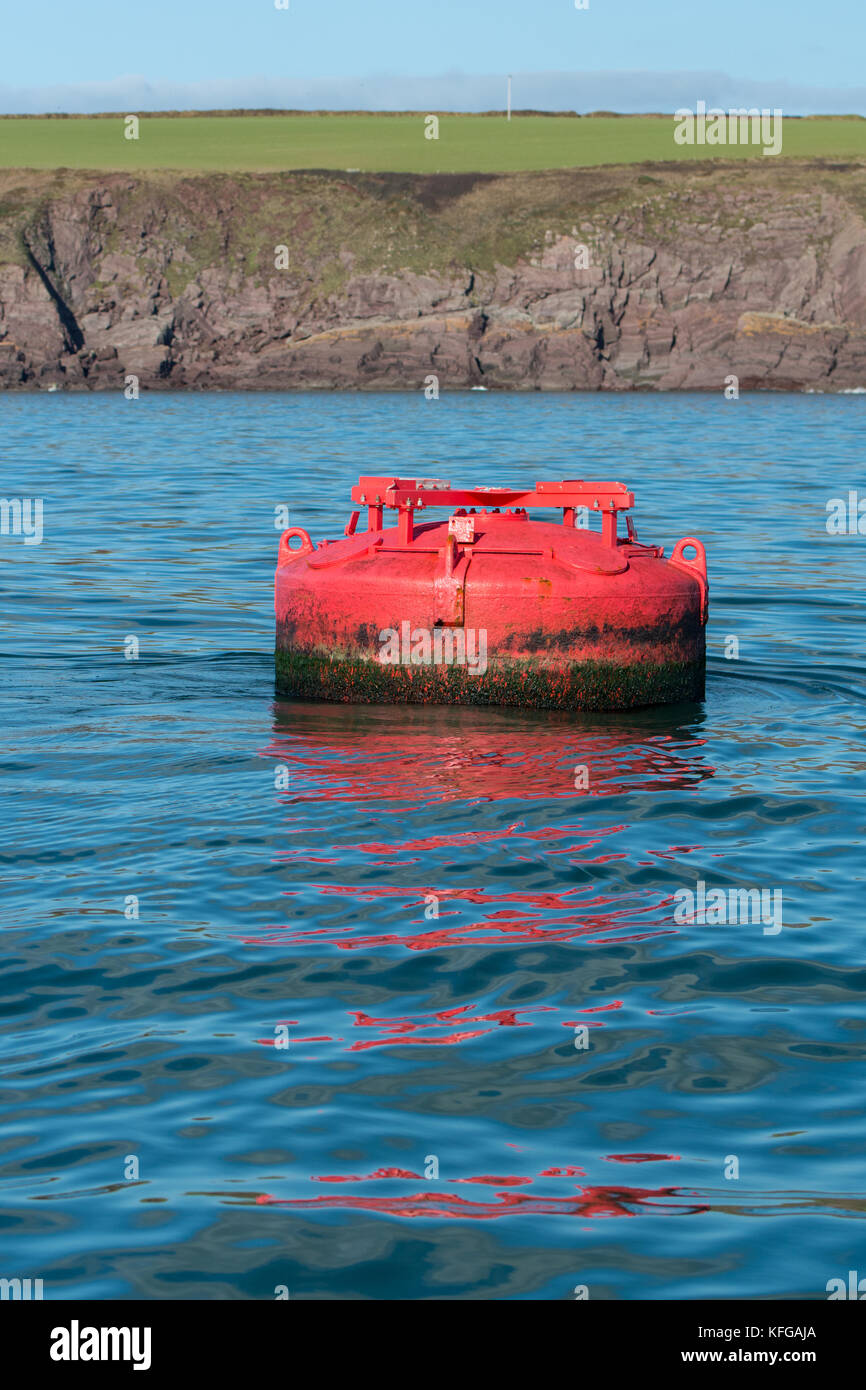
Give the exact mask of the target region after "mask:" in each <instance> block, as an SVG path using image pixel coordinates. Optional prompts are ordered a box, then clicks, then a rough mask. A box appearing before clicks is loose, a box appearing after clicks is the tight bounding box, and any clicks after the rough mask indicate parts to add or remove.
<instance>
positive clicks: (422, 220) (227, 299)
mask: <svg viewBox="0 0 866 1390" xmlns="http://www.w3.org/2000/svg"><path fill="white" fill-rule="evenodd" d="M768 163H769V162H768ZM279 246H284V247H286V248H287V250H288V261H289V265H288V269H277V268H276V267H275V261H276V260H278V259H279V258H280V253H278V251H277V249H276V248H277V247H279ZM581 247H585V248H586V253H584V252H583V251H582V250H581V249H580V248H581ZM587 256H588V261H589V264H588V266H586V267H584V265H583V262H584V260H585V259H586V257H587ZM282 259H285V257H284V256H283V257H282ZM431 374H433V375H435V376H436V377H437V378H438V382H439V386H440V389H441V390H443V391H444V390H447V389H448V388H449V387H450V388H454V387H466V386H477V385H486V386H491V387H507V388H525V389H541V390H572V389H588V390H595V389H612V390H623V389H633V388H638V387H644V388H646V387H649V388H656V389H682V388H686V389H689V388H692V389H712V390H720V389H722V387H723V384H724V381H725V378H726V377H727V376H728V375H730V374H734V375H736V376H737V377H738V378H739V384H740V387H741V389H748V388H776V389H817V390H844V389H848V390H850V389H853V388H858V387H860V388H862V387H866V165H863V164H857V163H854V164H850V165H829V164H827V163H825V162H814V163H807V162H795V161H788V162H785V163H781V162H779V161H774V162H772V167H769V168H768V167H767V164H766V163H761V164H757V163H756V164H748V165H745V164H743V163H740V164H733V163H731V164H722V165H704V166H699V165H692V166H682V165H664V166H660V165H647V166H645V167H641V166H630V167H627V168H626V167H624V168H608V169H591V170H576V171H565V172H562V171H558V172H553V173H538V174H513V175H501V176H496V175H484V176H481V175H474V176H472V175H441V176H436V177H427V176H417V177H415V176H410V175H405V174H401V175H396V174H395V175H363V174H354V175H347V174H340V173H329V172H311V173H292V174H284V175H249V176H247V175H243V176H242V175H236V176H235V175H220V176H212V175H199V176H180V175H173V174H161V175H160V174H151V175H147V176H142V177H132V176H130V175H128V174H117V175H104V174H102V175H96V174H93V175H87V174H77V173H71V172H67V171H59V172H58V173H57V174H55V175H45V174H38V173H34V172H28V171H15V170H11V171H4V172H3V173H2V174H0V385H2V386H4V387H7V388H16V387H17V388H28V387H29V388H43V389H44V388H47V387H48V386H49V385H53V384H56V385H58V386H65V387H78V388H82V389H122V388H123V386H124V382H125V380H126V378H127V377H128V376H130V375H134V376H136V377H137V378H138V379H139V382H140V385H141V388H142V389H147V388H154V387H158V388H176V387H179V388H183V387H187V388H197V389H209V388H222V389H235V388H249V389H257V388H258V389H284V388H305V387H307V388H309V387H340V388H345V387H368V388H383V387H384V388H403V389H419V388H420V387H422V386H423V384H424V382H425V380H426V379H427V378H428V377H429V376H430V375H431Z"/></svg>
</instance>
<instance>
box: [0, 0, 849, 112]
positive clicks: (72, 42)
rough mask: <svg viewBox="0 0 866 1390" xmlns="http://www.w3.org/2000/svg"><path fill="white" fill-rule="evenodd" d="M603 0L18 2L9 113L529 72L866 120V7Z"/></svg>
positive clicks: (532, 92)
mask: <svg viewBox="0 0 866 1390" xmlns="http://www.w3.org/2000/svg"><path fill="white" fill-rule="evenodd" d="M589 3H590V8H589V9H588V10H577V9H576V8H575V4H574V0H533V2H532V3H530V0H290V8H289V9H288V10H277V9H276V7H275V4H274V0H142V2H141V3H138V4H135V3H130V0H89V2H88V3H86V4H81V3H79V4H73V3H71V0H39V2H38V3H36V4H33V3H30V4H27V3H25V4H13V2H12V0H7V3H6V5H5V6H4V14H3V19H2V55H0V109H2V110H6V111H15V110H21V111H27V110H58V109H62V110H88V109H92V110H107V109H108V110H117V109H120V108H124V109H126V108H127V107H130V108H132V109H147V108H148V107H149V108H150V109H155V108H158V107H159V106H160V105H170V106H175V105H191V106H198V107H201V106H208V105H215V106H223V105H244V106H249V105H259V104H261V105H300V106H325V105H327V106H335V107H340V106H348V107H351V106H355V105H358V106H364V107H374V108H375V107H383V108H389V107H390V108H392V109H394V108H397V107H400V106H406V107H411V108H415V109H420V108H422V107H423V108H424V109H431V108H432V109H436V108H437V107H441V108H443V109H444V108H448V107H452V108H454V107H456V108H458V109H467V110H471V109H483V108H484V107H485V106H489V105H490V104H491V101H493V104H495V105H496V106H501V105H502V104H503V103H504V97H503V96H502V91H503V82H502V78H503V75H504V74H505V73H507V72H513V73H514V99H515V104H516V105H537V106H547V107H565V108H570V109H576V110H591V109H593V108H595V107H599V106H607V107H612V108H614V109H618V110H628V109H631V110H646V109H662V110H671V109H673V107H674V106H677V105H680V104H687V105H693V104H694V102H695V101H696V100H697V99H698V98H699V97H703V98H705V99H707V100H708V101H711V102H714V103H716V104H721V105H728V104H735V103H737V102H739V101H741V100H749V101H750V102H751V101H757V102H758V103H759V104H760V105H774V104H780V105H783V106H784V108H785V109H786V110H788V111H791V112H794V111H796V110H798V109H800V110H804V111H805V110H840V111H847V110H859V111H863V112H864V113H866V62H864V57H866V43H864V40H866V0H820V3H819V0H716V3H712V0H589ZM415 79H420V81H416V80H415ZM437 96H438V97H439V98H440V99H439V100H437V99H436V98H437Z"/></svg>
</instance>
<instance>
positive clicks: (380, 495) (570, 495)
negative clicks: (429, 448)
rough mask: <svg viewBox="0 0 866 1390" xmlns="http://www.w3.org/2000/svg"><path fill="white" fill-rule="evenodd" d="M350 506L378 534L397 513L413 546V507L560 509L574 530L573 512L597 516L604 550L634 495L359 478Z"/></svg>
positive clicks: (588, 485) (587, 486)
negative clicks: (389, 514)
mask: <svg viewBox="0 0 866 1390" xmlns="http://www.w3.org/2000/svg"><path fill="white" fill-rule="evenodd" d="M352 501H353V502H360V503H362V504H363V505H366V507H367V509H368V527H369V529H370V530H371V531H380V530H381V529H382V511H383V508H385V507H391V508H394V509H395V510H397V511H398V512H399V514H400V531H401V537H400V539H401V542H403V543H405V544H410V543H411V541H412V534H413V530H412V513H413V511H414V509H415V508H416V507H452V508H457V507H493V508H500V507H523V508H527V507H561V508H562V512H563V521H564V523H565V525H566V526H573V525H574V513H575V509H576V508H577V507H586V508H587V510H588V511H594V512H601V518H602V523H601V534H602V540H603V541H604V542H605V544H606V545H611V546H615V545H616V544H617V534H616V524H617V515H618V513H619V512H622V511H627V510H628V509H629V508H630V507H633V506H634V493H633V492H631V491H629V489H628V488H627V487H626V486H625V484H624V483H596V482H587V481H586V480H585V479H583V478H566V479H563V480H562V481H559V482H540V483H536V484H535V485H534V487H532V488H529V489H527V488H518V487H480V486H479V487H468V488H452V487H451V486H450V484H448V483H443V482H441V481H439V480H438V479H421V480H420V481H419V480H416V479H415V478H373V477H369V478H367V477H365V478H359V479H358V484H357V486H356V487H353V488H352Z"/></svg>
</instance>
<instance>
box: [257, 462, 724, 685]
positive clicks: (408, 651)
mask: <svg viewBox="0 0 866 1390" xmlns="http://www.w3.org/2000/svg"><path fill="white" fill-rule="evenodd" d="M352 500H353V501H354V502H356V503H359V504H360V505H361V506H365V507H366V508H367V529H366V530H365V531H358V530H357V529H356V528H357V524H358V520H359V518H360V511H353V513H352V515H351V518H350V520H349V523H348V525H347V526H346V529H345V534H344V536H343V538H341V539H339V540H330V541H328V540H326V541H320V542H319V544H318V545H317V546H316V545H314V544H313V542H312V541H311V540H310V537H309V535H308V534H307V532H306V531H303V530H302V529H301V528H300V527H293V528H291V529H290V530H288V531H285V532H284V533H283V535H282V537H281V539H280V548H279V555H278V558H277V572H276V580H275V609H276V619H277V641H276V675H277V689H278V691H279V692H280V693H282V694H286V695H293V696H298V697H300V698H306V699H318V700H336V701H344V702H353V703H366V704H378V703H407V702H409V703H413V704H415V703H419V704H420V703H425V702H426V703H432V704H482V705H523V706H535V707H537V708H541V709H551V708H559V709H593V710H614V709H629V708H633V707H636V706H639V705H655V704H668V703H672V702H674V701H678V700H695V699H700V698H701V697H702V695H703V693H704V667H705V633H706V621H707V592H708V590H707V568H706V554H705V551H704V547H703V545H702V543H701V542H700V541H699V540H695V539H694V538H693V537H687V538H686V539H684V540H681V541H678V542H677V544H676V546H675V547H674V550H673V553H672V554H671V556H670V558H669V559H667V560H666V559H665V558H664V549H663V547H661V546H656V545H641V544H640V543H639V541H638V539H637V536H636V533H635V529H634V525H633V523H632V520H631V518H630V517H627V518H626V522H627V534H626V535H625V536H619V535H618V534H617V526H618V516H619V513H620V512H623V511H627V510H628V509H629V508H630V507H633V506H634V495H633V494H632V493H631V492H630V491H629V489H628V488H627V487H625V486H624V485H623V484H622V483H601V482H585V481H583V480H574V481H564V482H540V483H536V484H535V485H534V487H532V488H529V489H526V488H516V487H471V488H452V487H451V485H450V483H446V482H442V481H440V480H438V479H424V480H416V479H409V478H361V479H360V480H359V482H358V485H357V487H355V488H353V489H352ZM437 507H445V508H448V509H449V511H450V512H451V515H450V516H449V517H447V518H445V519H444V520H439V521H436V520H429V521H428V520H427V519H426V518H427V513H428V511H431V510H432V509H434V508H437ZM528 508H533V509H535V508H559V509H561V511H562V513H563V516H562V521H561V522H558V523H557V522H553V521H537V520H533V519H530V517H529V514H528V510H527V509H528ZM386 510H394V511H396V513H397V525H396V526H392V527H389V528H387V529H385V528H384V527H383V517H384V513H385V511H386ZM593 511H595V512H600V514H601V522H602V525H601V531H600V532H598V531H593V530H591V529H589V528H588V526H587V527H584V526H582V525H576V524H575V522H576V520H584V519H588V513H589V512H593ZM293 541H298V542H299V544H298V545H297V546H293V545H292V542H293ZM689 551H693V552H694V555H693V557H692V558H687V552H689Z"/></svg>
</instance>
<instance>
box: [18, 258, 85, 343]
mask: <svg viewBox="0 0 866 1390" xmlns="http://www.w3.org/2000/svg"><path fill="white" fill-rule="evenodd" d="M24 247H25V250H26V252H27V258H28V260H29V261H30V264H31V265H32V267H33V269H34V270H35V271H36V274H37V275H38V276H39V279H40V280H41V281H42V283H43V285H44V286H45V288H46V290H47V291H48V293H49V294H50V296H51V298H52V300H53V301H54V307H55V309H56V310H57V317H58V318H59V319H60V322H61V324H62V325H63V332H64V334H65V335H66V340H67V346H68V350H69V351H70V352H80V351H81V349H82V348H83V347H84V334H83V333H82V331H81V328H80V326H79V323H78V320H77V319H76V317H75V315H74V314H73V312H72V310H71V309H70V307H69V305H68V304H67V303H66V300H65V299H64V298H63V296H62V294H60V292H59V290H58V289H57V286H56V285H55V284H54V282H53V281H52V279H51V276H50V275H49V274H48V271H47V270H46V269H45V267H44V266H43V265H41V264H40V262H39V261H38V260H37V258H36V256H35V255H34V254H33V248H32V246H31V245H30V242H29V241H28V239H27V237H26V236H25V238H24Z"/></svg>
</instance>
